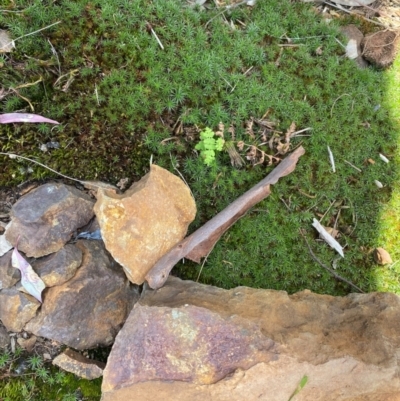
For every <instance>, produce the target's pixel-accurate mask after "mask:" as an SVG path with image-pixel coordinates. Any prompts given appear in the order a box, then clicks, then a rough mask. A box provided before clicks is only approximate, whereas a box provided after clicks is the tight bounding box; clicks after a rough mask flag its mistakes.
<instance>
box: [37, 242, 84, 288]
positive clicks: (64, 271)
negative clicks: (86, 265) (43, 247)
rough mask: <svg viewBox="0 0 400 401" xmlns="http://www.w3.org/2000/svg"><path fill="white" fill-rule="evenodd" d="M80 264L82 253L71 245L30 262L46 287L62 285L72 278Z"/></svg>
mask: <svg viewBox="0 0 400 401" xmlns="http://www.w3.org/2000/svg"><path fill="white" fill-rule="evenodd" d="M81 263H82V251H81V250H80V249H79V248H78V247H77V246H76V245H73V244H67V245H65V246H64V247H63V248H61V249H60V250H59V251H58V252H55V253H52V254H51V255H48V256H44V257H42V258H40V259H37V260H35V261H33V262H32V267H33V269H34V270H35V272H36V273H37V274H38V275H39V277H40V278H41V279H42V280H43V282H44V283H45V284H46V287H54V286H55V285H61V284H64V283H65V282H66V281H68V280H69V279H71V278H72V277H74V275H75V273H76V271H77V269H78V267H79V266H80V265H81Z"/></svg>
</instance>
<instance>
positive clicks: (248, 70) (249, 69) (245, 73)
mask: <svg viewBox="0 0 400 401" xmlns="http://www.w3.org/2000/svg"><path fill="white" fill-rule="evenodd" d="M253 68H254V65H253V66H251V67H250V68H248V69H247V70H246V71H245V72H244V73H243V75H244V76H246V75H247V74H248V73H249V72H250V71H251V70H252V69H253Z"/></svg>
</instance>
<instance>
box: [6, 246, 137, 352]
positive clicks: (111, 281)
mask: <svg viewBox="0 0 400 401" xmlns="http://www.w3.org/2000/svg"><path fill="white" fill-rule="evenodd" d="M76 246H77V247H78V248H79V249H80V250H81V251H82V254H83V258H82V260H83V263H82V265H81V266H80V268H79V269H78V270H77V272H76V274H75V275H74V277H72V278H71V279H70V280H68V281H67V282H65V283H64V284H62V285H57V286H54V287H50V288H47V289H46V294H45V297H44V302H43V305H42V307H41V308H40V311H39V312H38V314H37V316H36V317H35V318H33V319H32V320H30V321H29V323H28V324H27V325H26V326H25V330H26V331H28V332H30V333H33V334H35V335H37V336H41V337H45V338H49V339H52V340H56V341H58V342H60V343H62V344H65V345H68V346H70V347H72V348H75V349H78V350H84V349H90V348H93V347H97V346H107V345H110V344H111V343H112V342H113V341H114V338H115V336H116V335H117V333H118V331H119V329H120V328H121V326H122V325H123V323H124V322H125V319H126V317H127V316H128V313H129V311H130V310H131V308H132V306H133V304H134V303H135V302H136V301H137V299H138V297H139V294H138V291H137V288H136V287H134V286H132V285H130V284H129V281H128V280H127V279H126V276H125V275H124V273H123V271H122V269H121V267H120V266H118V265H117V264H116V263H115V262H114V261H113V260H112V259H111V258H110V256H109V254H108V253H107V252H106V250H105V248H104V244H103V243H102V242H101V241H88V240H79V241H78V242H77V243H76ZM0 294H1V293H0Z"/></svg>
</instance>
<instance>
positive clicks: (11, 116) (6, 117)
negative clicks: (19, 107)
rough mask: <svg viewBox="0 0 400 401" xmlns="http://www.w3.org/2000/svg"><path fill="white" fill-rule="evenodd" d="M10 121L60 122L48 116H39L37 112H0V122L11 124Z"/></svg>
mask: <svg viewBox="0 0 400 401" xmlns="http://www.w3.org/2000/svg"><path fill="white" fill-rule="evenodd" d="M11 123H49V124H60V123H59V122H58V121H54V120H50V119H49V118H46V117H42V116H39V115H38V114H29V113H6V114H0V124H11Z"/></svg>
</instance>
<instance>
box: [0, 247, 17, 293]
mask: <svg viewBox="0 0 400 401" xmlns="http://www.w3.org/2000/svg"><path fill="white" fill-rule="evenodd" d="M11 257H12V251H9V252H7V253H6V254H5V255H3V256H1V257H0V290H1V289H2V288H10V287H12V286H13V285H14V284H16V283H17V282H18V281H19V280H21V272H20V271H19V270H18V269H16V268H15V267H13V266H12V264H11Z"/></svg>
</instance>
